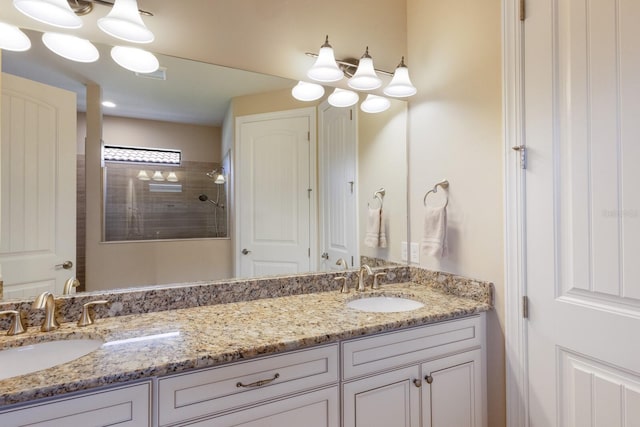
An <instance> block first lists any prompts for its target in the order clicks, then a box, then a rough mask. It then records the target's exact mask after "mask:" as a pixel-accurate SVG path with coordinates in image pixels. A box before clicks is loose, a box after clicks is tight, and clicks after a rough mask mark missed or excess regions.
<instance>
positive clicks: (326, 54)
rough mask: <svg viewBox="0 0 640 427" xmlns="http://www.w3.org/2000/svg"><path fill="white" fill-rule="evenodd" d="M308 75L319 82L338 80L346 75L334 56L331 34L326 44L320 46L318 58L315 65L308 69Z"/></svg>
mask: <svg viewBox="0 0 640 427" xmlns="http://www.w3.org/2000/svg"><path fill="white" fill-rule="evenodd" d="M307 77H309V78H310V79H312V80H316V81H318V82H337V81H338V80H340V79H342V77H344V73H343V72H342V70H341V69H340V67H338V64H337V63H336V58H335V56H333V48H332V47H331V45H330V44H329V36H327V38H326V39H325V42H324V44H323V45H322V46H320V52H318V59H316V62H315V64H313V67H311V68H310V69H309V71H307Z"/></svg>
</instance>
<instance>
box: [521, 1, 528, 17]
mask: <svg viewBox="0 0 640 427" xmlns="http://www.w3.org/2000/svg"><path fill="white" fill-rule="evenodd" d="M526 18H527V11H526V0H520V20H521V21H524V20H525V19H526Z"/></svg>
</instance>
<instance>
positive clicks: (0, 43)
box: [0, 22, 31, 52]
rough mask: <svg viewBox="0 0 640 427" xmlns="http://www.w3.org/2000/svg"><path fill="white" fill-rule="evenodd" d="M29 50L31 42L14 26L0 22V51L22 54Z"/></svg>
mask: <svg viewBox="0 0 640 427" xmlns="http://www.w3.org/2000/svg"><path fill="white" fill-rule="evenodd" d="M30 48H31V40H29V37H27V35H26V34H25V33H23V32H22V30H21V29H20V28H18V27H16V26H15V25H10V24H6V23H4V22H0V49H1V50H10V51H12V52H24V51H25V50H29V49H30Z"/></svg>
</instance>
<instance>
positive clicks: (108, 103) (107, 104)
mask: <svg viewBox="0 0 640 427" xmlns="http://www.w3.org/2000/svg"><path fill="white" fill-rule="evenodd" d="M102 106H103V107H107V108H116V103H115V102H111V101H102Z"/></svg>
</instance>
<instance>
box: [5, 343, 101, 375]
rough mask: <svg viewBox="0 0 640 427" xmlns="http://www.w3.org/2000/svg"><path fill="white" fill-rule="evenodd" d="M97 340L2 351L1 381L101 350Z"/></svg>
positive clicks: (47, 344) (37, 344) (22, 347)
mask: <svg viewBox="0 0 640 427" xmlns="http://www.w3.org/2000/svg"><path fill="white" fill-rule="evenodd" d="M102 344H103V341H101V340H97V339H61V340H57V341H47V342H40V343H36V344H25V345H22V346H20V347H13V348H8V349H6V350H2V351H0V380H4V379H7V378H11V377H17V376H18V375H24V374H29V373H31V372H36V371H40V370H42V369H47V368H51V367H53V366H57V365H62V364H63V363H67V362H70V361H72V360H75V359H78V358H79V357H82V356H84V355H86V354H89V353H91V352H92V351H94V350H97V349H98V348H100V346H101V345H102Z"/></svg>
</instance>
